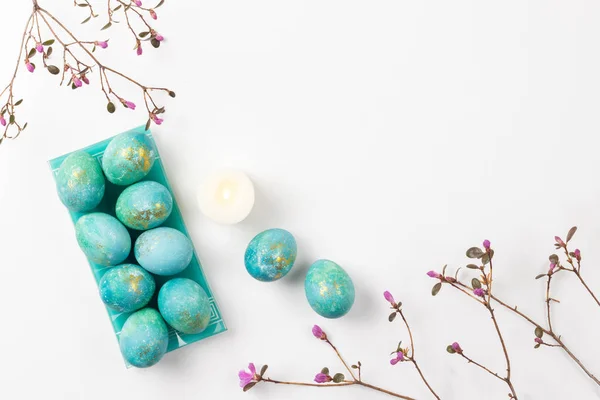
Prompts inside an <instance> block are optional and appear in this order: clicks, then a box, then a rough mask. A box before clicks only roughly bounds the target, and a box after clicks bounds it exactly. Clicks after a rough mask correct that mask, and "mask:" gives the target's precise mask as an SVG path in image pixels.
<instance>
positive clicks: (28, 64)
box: [25, 60, 35, 72]
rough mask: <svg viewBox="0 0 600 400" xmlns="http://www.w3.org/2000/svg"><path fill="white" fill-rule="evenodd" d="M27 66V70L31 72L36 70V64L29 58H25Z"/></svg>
mask: <svg viewBox="0 0 600 400" xmlns="http://www.w3.org/2000/svg"><path fill="white" fill-rule="evenodd" d="M25 67H27V71H29V72H33V71H35V66H34V65H33V64H32V63H30V62H29V60H25Z"/></svg>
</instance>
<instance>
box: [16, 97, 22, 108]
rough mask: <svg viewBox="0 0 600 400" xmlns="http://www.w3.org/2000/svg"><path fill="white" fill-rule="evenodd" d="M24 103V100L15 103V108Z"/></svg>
mask: <svg viewBox="0 0 600 400" xmlns="http://www.w3.org/2000/svg"><path fill="white" fill-rule="evenodd" d="M22 102H23V99H21V100H18V101H17V102H16V103H15V107H16V106H18V105H19V104H21V103H22Z"/></svg>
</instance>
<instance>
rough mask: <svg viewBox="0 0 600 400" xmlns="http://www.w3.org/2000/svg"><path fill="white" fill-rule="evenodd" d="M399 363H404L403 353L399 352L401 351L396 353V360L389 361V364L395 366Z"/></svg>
mask: <svg viewBox="0 0 600 400" xmlns="http://www.w3.org/2000/svg"><path fill="white" fill-rule="evenodd" d="M401 361H404V353H403V352H401V351H399V352H397V353H396V358H392V359H391V360H390V364H392V365H396V364H398V363H399V362H401Z"/></svg>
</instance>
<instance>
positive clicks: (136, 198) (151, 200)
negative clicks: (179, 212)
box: [116, 181, 173, 230]
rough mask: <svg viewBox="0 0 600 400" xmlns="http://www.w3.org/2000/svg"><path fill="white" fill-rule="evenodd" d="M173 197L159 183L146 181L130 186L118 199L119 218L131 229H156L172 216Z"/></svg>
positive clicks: (117, 210)
mask: <svg viewBox="0 0 600 400" xmlns="http://www.w3.org/2000/svg"><path fill="white" fill-rule="evenodd" d="M172 210H173V197H172V196H171V193H169V190H168V189H167V188H166V187H164V186H163V185H161V184H160V183H158V182H152V181H144V182H138V183H136V184H133V185H131V186H129V187H128V188H127V189H125V190H124V191H123V193H121V195H120V196H119V198H118V199H117V206H116V213H117V218H119V220H120V221H121V222H122V223H123V224H125V226H127V227H129V228H131V229H137V230H146V229H152V228H156V227H157V226H159V225H160V224H162V223H163V222H165V220H166V219H167V218H169V215H171V211H172Z"/></svg>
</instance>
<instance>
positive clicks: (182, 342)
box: [48, 126, 227, 368]
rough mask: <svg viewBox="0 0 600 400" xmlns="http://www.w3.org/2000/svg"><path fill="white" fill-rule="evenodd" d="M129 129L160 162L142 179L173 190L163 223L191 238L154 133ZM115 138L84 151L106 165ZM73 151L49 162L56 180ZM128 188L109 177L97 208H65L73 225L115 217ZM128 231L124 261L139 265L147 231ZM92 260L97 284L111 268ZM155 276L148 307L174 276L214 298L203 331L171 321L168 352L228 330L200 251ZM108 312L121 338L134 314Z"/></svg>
mask: <svg viewBox="0 0 600 400" xmlns="http://www.w3.org/2000/svg"><path fill="white" fill-rule="evenodd" d="M129 132H141V133H145V134H146V136H148V138H149V139H150V141H151V142H152V145H153V146H154V149H155V150H156V161H155V162H154V166H153V167H152V169H151V170H150V172H149V173H148V175H147V176H146V177H145V178H144V179H142V181H155V182H158V183H160V184H162V185H164V186H165V187H166V188H167V189H169V192H171V195H173V211H172V212H171V215H170V216H169V218H168V219H167V220H166V221H165V222H164V223H163V224H162V225H161V226H166V227H170V228H175V229H177V230H178V231H181V232H183V233H184V234H185V235H186V236H187V237H188V238H189V237H190V235H189V233H188V231H187V229H186V227H185V223H184V222H183V217H182V215H181V211H180V210H179V206H178V204H177V199H176V198H175V194H174V193H173V190H172V189H171V185H170V184H169V179H168V178H167V174H166V173H165V169H164V167H163V164H162V161H161V158H160V154H159V152H158V148H157V146H156V143H155V142H154V138H153V137H152V133H151V132H150V131H149V130H148V131H145V127H143V126H142V127H138V128H134V129H132V130H130V131H129ZM111 139H112V137H111V138H108V139H106V140H103V141H101V142H98V143H95V144H92V145H91V146H88V147H85V148H83V149H80V150H83V151H85V152H87V153H89V154H90V155H91V156H92V157H94V158H95V159H96V160H98V162H99V163H100V165H102V156H103V155H104V150H105V149H106V146H108V143H109V142H110V141H111ZM69 154H71V153H68V154H65V155H62V156H60V157H57V158H55V159H53V160H50V161H48V164H50V168H51V169H52V174H53V176H54V179H55V180H56V175H57V173H58V169H59V167H60V165H61V164H62V162H63V160H64V159H65V158H66V157H68V156H69ZM126 187H127V186H117V185H114V184H112V183H110V182H109V181H108V180H106V190H105V193H104V198H103V199H102V202H101V203H100V204H99V205H98V207H96V208H95V209H94V210H91V211H89V212H85V213H78V212H71V211H69V210H67V209H66V208H65V210H66V211H67V212H68V213H69V214H70V216H71V219H72V220H73V225H75V222H77V220H78V219H79V217H81V216H82V215H84V214H88V213H92V212H103V213H107V214H110V215H112V216H115V204H116V202H117V198H118V197H119V195H120V194H121V192H122V191H123V190H124V189H125V188H126ZM127 230H128V231H129V234H130V235H131V239H132V246H131V249H132V250H131V253H130V254H129V257H128V258H127V259H126V260H125V261H124V262H123V263H133V264H137V261H136V260H135V256H134V254H133V243H135V240H136V239H137V237H138V236H139V235H140V234H141V233H142V232H143V231H136V230H132V229H127ZM74 233H75V232H73V237H72V240H76V239H75V234H74ZM190 240H191V238H190ZM88 263H89V265H90V268H91V270H92V273H93V275H94V279H95V280H96V285H97V284H98V282H100V279H101V278H102V276H103V275H104V274H105V273H106V272H107V271H108V270H109V269H110V268H111V267H105V266H103V265H98V264H94V263H91V262H88ZM77 267H78V266H77V265H74V266H73V268H77ZM153 277H154V279H155V281H156V292H155V293H154V296H153V298H152V300H151V301H150V303H149V304H148V307H152V308H154V309H158V307H157V303H156V298H157V295H158V291H159V290H160V287H161V286H162V285H163V284H164V283H165V282H167V281H168V280H170V279H173V278H189V279H192V280H193V281H195V282H197V283H198V284H200V286H202V288H204V290H205V291H206V293H207V294H208V297H209V298H210V306H211V315H210V323H209V325H208V327H207V328H206V329H205V330H204V331H203V332H201V333H198V334H194V335H186V334H184V333H180V332H177V331H175V330H174V329H173V328H172V327H170V326H169V325H168V324H167V326H168V328H169V346H168V348H167V353H168V352H171V351H174V350H177V349H179V348H181V347H184V346H186V345H188V344H191V343H194V342H197V341H199V340H202V339H206V338H208V337H211V336H214V335H216V334H219V333H222V332H225V331H226V330H227V327H226V325H225V321H223V317H222V316H221V311H220V310H219V306H218V305H217V302H216V301H215V298H214V295H213V292H212V290H211V289H210V285H209V284H208V280H207V279H206V276H205V275H204V271H203V270H202V265H201V264H200V261H199V260H198V255H197V254H196V250H194V256H193V257H192V261H191V262H190V265H188V267H187V268H186V269H185V270H183V271H182V272H180V273H179V274H176V275H172V276H158V275H153ZM98 301H100V302H101V301H102V300H101V299H100V295H98ZM106 311H107V312H108V315H109V317H110V321H111V323H112V326H113V329H114V331H115V335H116V336H117V338H118V337H119V334H120V332H121V329H122V328H123V324H124V323H125V321H126V320H127V317H129V315H130V314H131V313H121V312H118V311H115V310H112V309H110V308H108V307H106ZM127 367H128V368H129V367H130V366H129V365H127Z"/></svg>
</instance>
